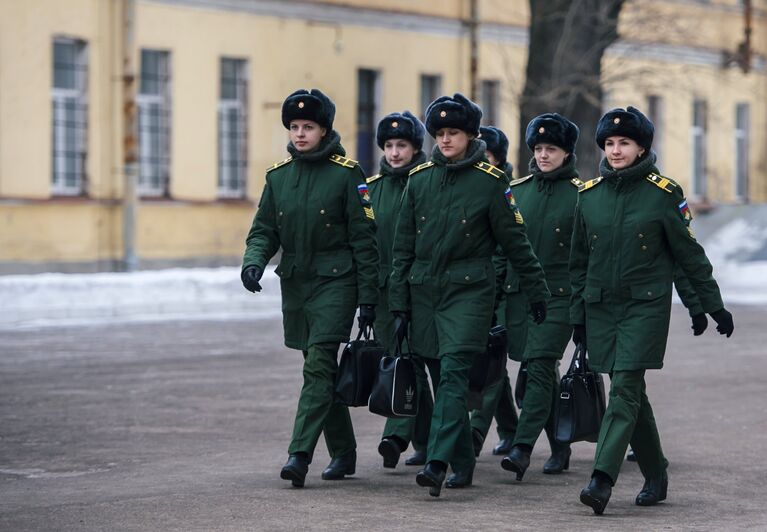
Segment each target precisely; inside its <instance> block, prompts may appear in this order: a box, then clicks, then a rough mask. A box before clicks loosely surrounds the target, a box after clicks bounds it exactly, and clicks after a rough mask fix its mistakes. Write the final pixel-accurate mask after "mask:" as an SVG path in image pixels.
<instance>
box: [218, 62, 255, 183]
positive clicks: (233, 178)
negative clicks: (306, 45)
mask: <svg viewBox="0 0 767 532" xmlns="http://www.w3.org/2000/svg"><path fill="white" fill-rule="evenodd" d="M225 62H232V63H233V67H234V68H235V71H236V76H235V79H236V81H235V87H236V95H235V98H234V99H230V98H224V94H223V92H224V91H223V81H224V80H223V75H224V63H225ZM219 68H220V73H219V84H220V86H221V88H220V93H219V102H218V195H219V197H221V198H243V197H244V196H245V192H246V188H247V175H248V95H247V92H248V85H249V83H248V82H249V76H248V61H247V59H239V58H234V57H222V58H221V61H220V64H219ZM232 112H233V113H235V116H236V120H235V123H236V125H235V127H236V131H234V132H232V131H231V128H230V123H229V120H228V117H229V116H230V114H231V113H232ZM233 142H234V143H235V146H234V151H235V153H236V154H237V156H236V158H235V159H231V158H230V157H229V154H230V153H231V152H232V148H233V146H232V143H233Z"/></svg>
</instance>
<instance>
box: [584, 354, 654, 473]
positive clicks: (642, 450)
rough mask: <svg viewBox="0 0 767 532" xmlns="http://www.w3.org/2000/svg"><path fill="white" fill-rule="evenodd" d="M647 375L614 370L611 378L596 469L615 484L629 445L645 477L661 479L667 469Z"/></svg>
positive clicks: (596, 458)
mask: <svg viewBox="0 0 767 532" xmlns="http://www.w3.org/2000/svg"><path fill="white" fill-rule="evenodd" d="M644 374H645V370H643V369H640V370H632V371H615V372H613V373H612V375H611V377H610V402H609V403H608V405H607V411H606V412H605V417H604V419H603V420H602V428H601V430H600V431H599V441H598V442H597V450H596V456H595V457H594V470H598V471H602V472H603V473H606V474H607V475H609V476H610V478H611V479H612V481H613V483H614V482H615V481H616V480H617V479H618V473H620V469H621V465H622V464H623V458H624V456H625V455H626V449H627V448H628V446H629V444H631V447H632V448H633V449H634V453H635V454H636V457H637V463H638V464H639V469H640V470H641V471H642V475H644V477H645V478H653V477H658V476H660V475H661V474H662V473H663V471H664V470H665V469H666V460H665V457H664V456H663V450H662V449H661V445H660V436H659V435H658V427H657V426H656V425H655V417H653V413H652V407H651V406H650V402H649V401H648V400H647V394H646V393H645V390H646V386H645V381H644Z"/></svg>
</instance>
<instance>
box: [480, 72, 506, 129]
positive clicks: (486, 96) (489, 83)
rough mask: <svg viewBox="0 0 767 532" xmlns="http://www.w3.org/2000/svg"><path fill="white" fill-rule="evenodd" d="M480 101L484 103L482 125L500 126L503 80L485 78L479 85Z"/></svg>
mask: <svg viewBox="0 0 767 532" xmlns="http://www.w3.org/2000/svg"><path fill="white" fill-rule="evenodd" d="M479 102H480V104H481V105H482V125H484V126H495V127H498V126H499V124H500V120H501V113H500V111H501V82H500V81H498V80H494V79H493V80H491V79H483V80H482V81H481V82H480V87H479Z"/></svg>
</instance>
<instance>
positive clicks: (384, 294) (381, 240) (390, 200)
mask: <svg viewBox="0 0 767 532" xmlns="http://www.w3.org/2000/svg"><path fill="white" fill-rule="evenodd" d="M424 162H426V155H425V154H424V153H423V151H419V152H418V153H417V154H415V156H414V157H413V160H412V161H410V163H409V164H407V165H406V166H404V167H402V168H392V167H391V166H390V165H389V164H388V163H387V162H386V159H385V158H383V157H382V158H381V165H380V173H379V174H376V175H374V176H371V177H368V178H367V184H368V188H369V189H370V202H371V203H372V204H373V211H374V212H375V217H376V241H377V242H378V256H379V266H378V268H379V269H378V290H379V293H378V307H377V308H376V322H375V333H376V337H377V338H378V340H379V341H380V342H381V343H382V344H383V345H384V347H386V348H387V350H389V352H393V351H392V350H393V349H394V318H393V316H392V315H391V311H390V309H389V295H388V287H389V282H388V281H389V275H391V263H392V248H393V247H394V231H395V229H396V227H397V218H398V217H399V209H400V205H401V204H402V201H401V200H402V192H403V191H404V190H405V185H406V184H407V179H408V174H409V173H410V171H411V170H412V169H413V168H415V167H416V166H418V165H420V164H423V163H424Z"/></svg>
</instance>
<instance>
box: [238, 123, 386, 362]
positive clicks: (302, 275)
mask: <svg viewBox="0 0 767 532" xmlns="http://www.w3.org/2000/svg"><path fill="white" fill-rule="evenodd" d="M290 148H292V146H289V150H290ZM291 153H293V156H292V157H291V158H289V159H287V160H285V161H282V162H281V163H277V164H275V165H274V166H273V167H272V168H271V169H269V170H268V171H267V174H266V186H265V187H264V192H263V195H262V196H261V202H260V203H259V208H258V211H257V212H256V216H255V219H254V220H253V226H252V227H251V229H250V232H249V233H248V237H247V240H246V244H247V248H246V250H245V257H244V259H243V268H246V267H247V266H251V265H253V266H258V267H259V268H262V269H263V268H264V267H265V266H266V264H267V263H268V262H269V260H270V259H271V258H272V257H273V256H274V255H275V253H277V250H278V249H279V248H280V247H282V259H281V260H280V264H279V265H278V266H277V270H276V272H277V275H279V276H280V286H281V288H282V311H283V325H284V329H285V345H287V346H288V347H292V348H295V349H302V350H305V349H307V347H308V346H309V345H312V344H315V343H323V342H345V341H347V340H348V338H349V333H350V331H351V325H352V321H353V319H354V313H355V310H356V306H357V305H359V304H369V305H374V304H376V303H377V301H378V289H377V284H378V251H377V248H376V241H375V222H374V221H373V217H374V215H373V210H372V207H371V206H370V201H369V195H368V193H367V185H366V184H365V179H364V174H363V172H362V170H361V169H360V167H359V166H358V165H357V163H356V161H352V160H350V159H347V158H346V157H344V154H345V152H344V149H343V147H341V144H340V138H339V137H338V134H337V133H336V132H335V131H333V132H331V133H330V138H329V139H328V140H327V141H324V142H323V144H321V146H320V148H319V149H318V150H316V151H314V152H312V153H309V154H301V153H298V152H296V151H295V150H291Z"/></svg>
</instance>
